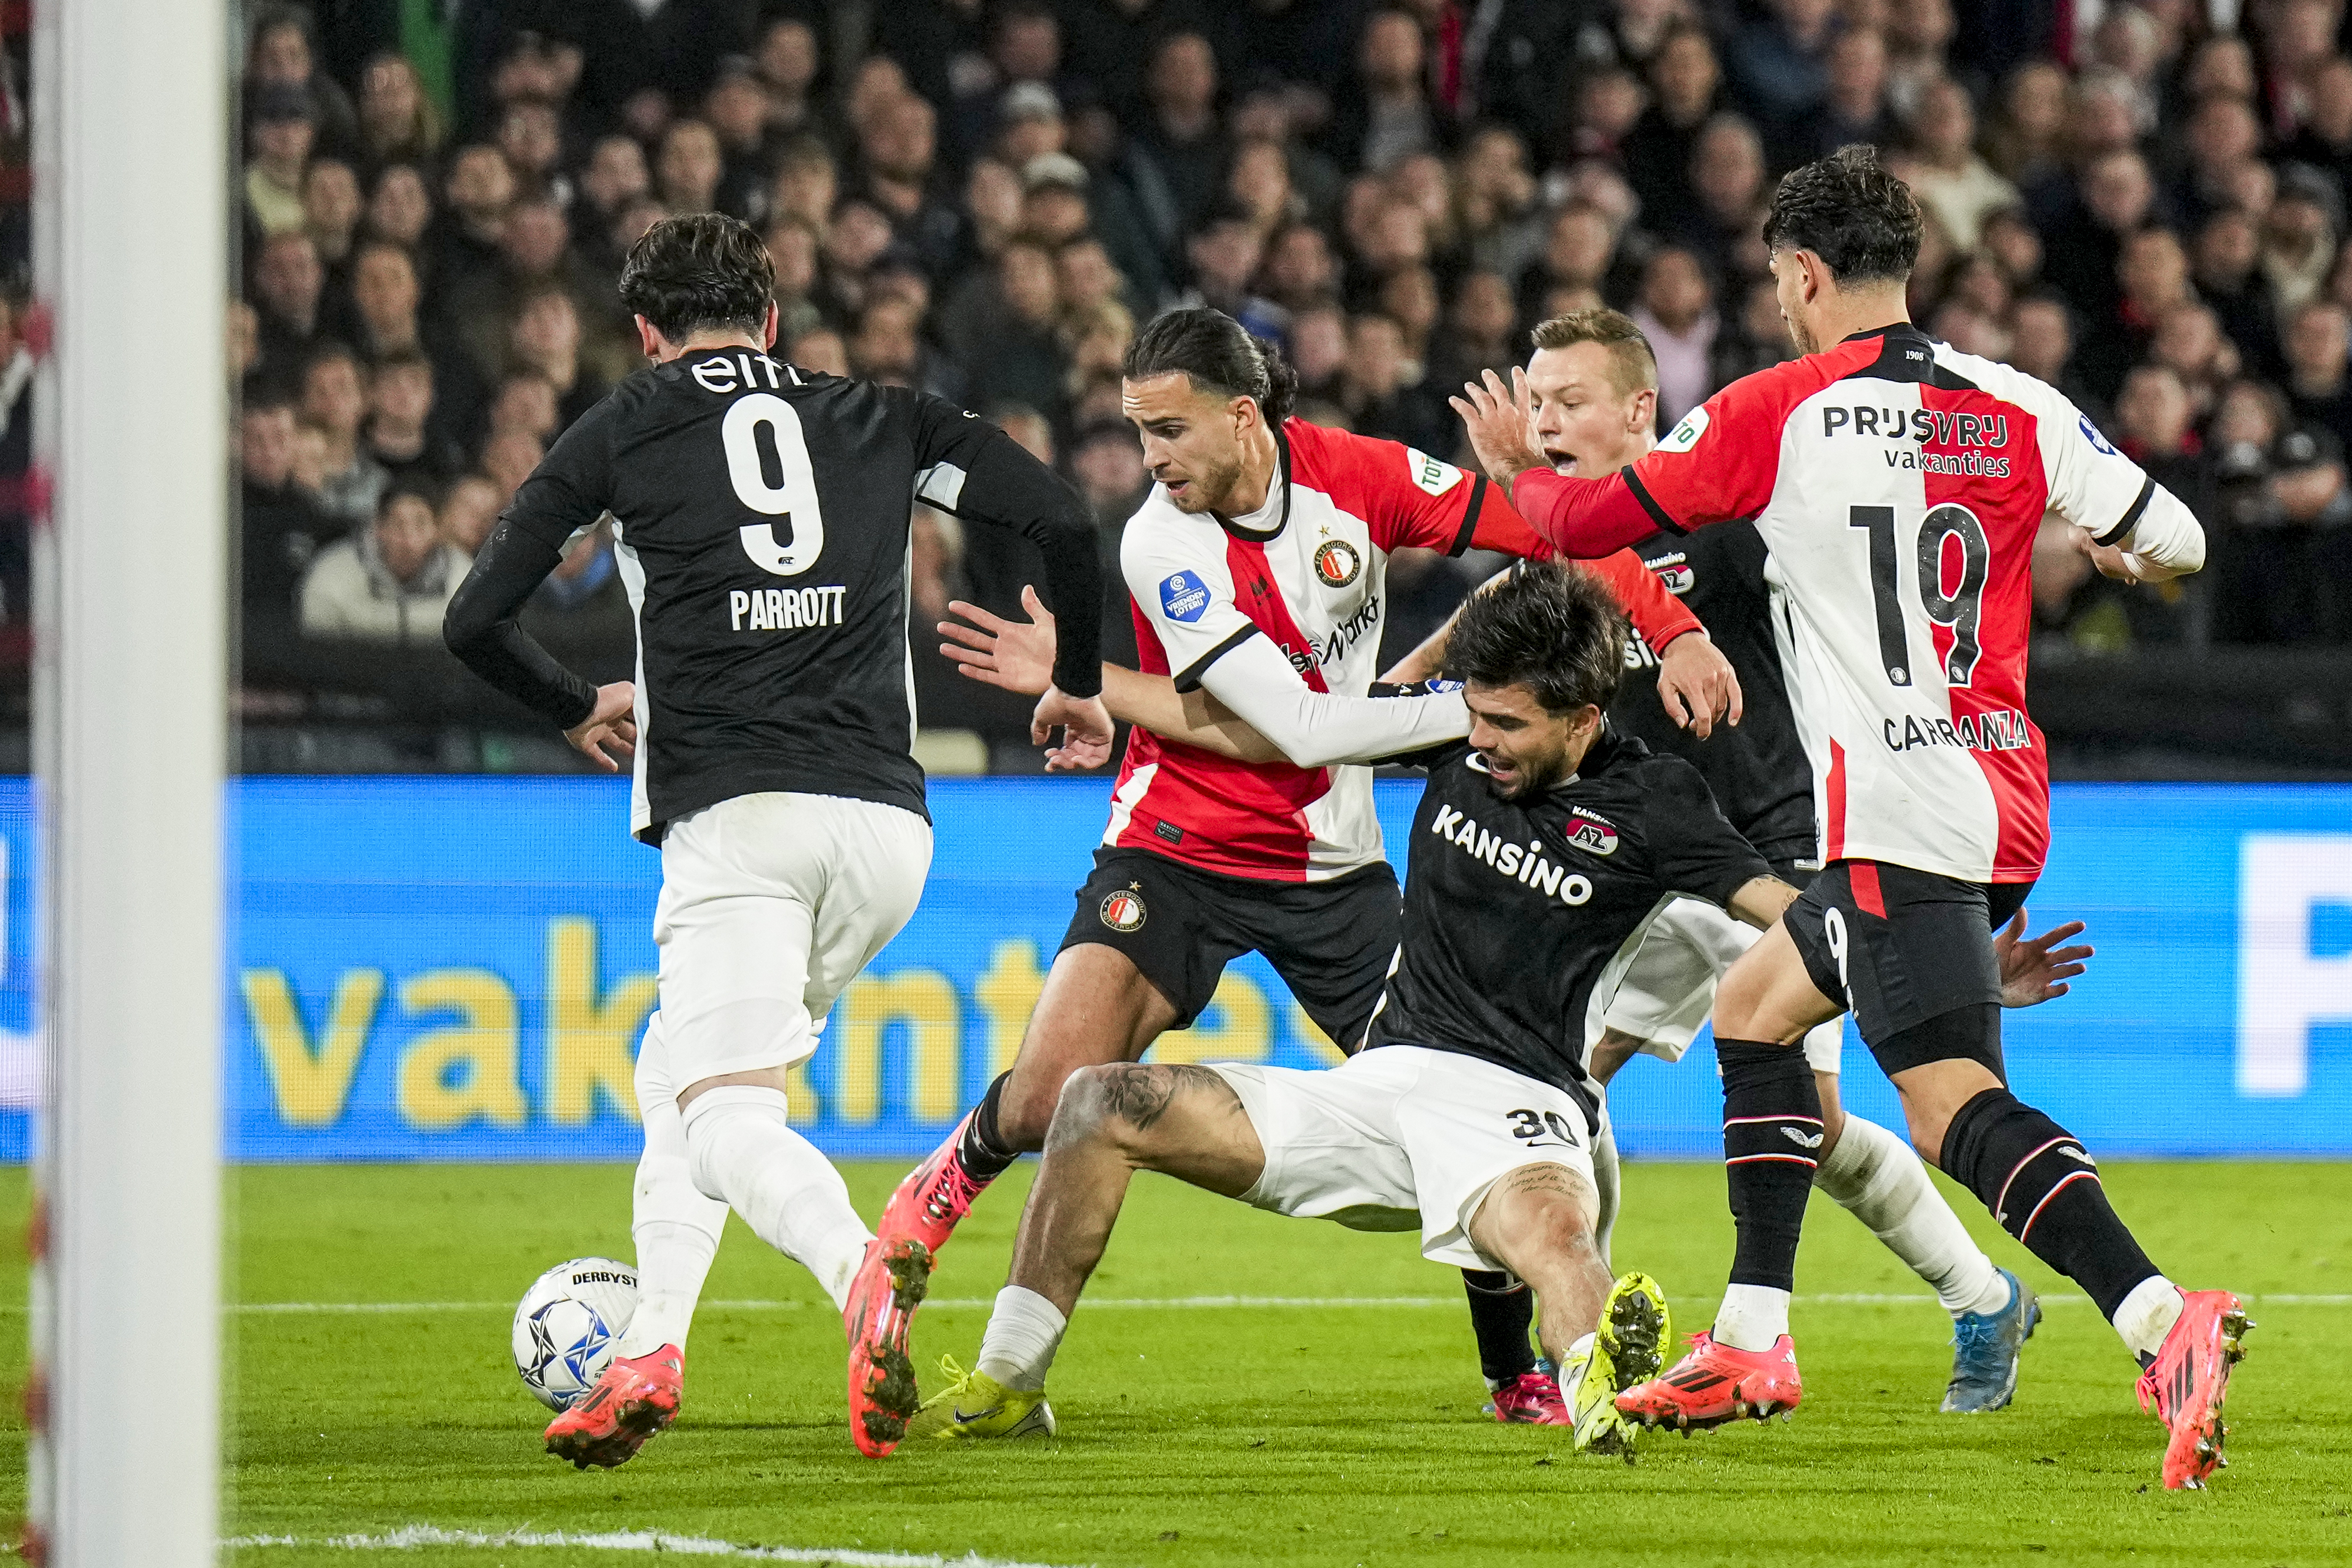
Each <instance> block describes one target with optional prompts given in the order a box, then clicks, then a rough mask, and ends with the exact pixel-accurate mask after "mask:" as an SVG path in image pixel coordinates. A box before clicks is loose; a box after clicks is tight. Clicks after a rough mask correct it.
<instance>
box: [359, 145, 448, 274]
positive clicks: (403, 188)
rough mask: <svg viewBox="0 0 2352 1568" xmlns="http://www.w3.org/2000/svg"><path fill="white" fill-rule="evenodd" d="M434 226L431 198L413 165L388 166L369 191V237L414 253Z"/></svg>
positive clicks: (367, 224) (381, 170)
mask: <svg viewBox="0 0 2352 1568" xmlns="http://www.w3.org/2000/svg"><path fill="white" fill-rule="evenodd" d="M432 223H433V195H432V193H431V191H429V190H428V189H427V188H426V186H425V176H424V175H423V174H421V173H419V172H417V168H416V165H415V164H413V163H390V164H386V165H385V166H384V167H383V168H382V169H380V170H378V171H377V172H376V176H375V183H374V184H373V185H372V186H370V187H369V188H368V204H367V214H366V220H365V224H364V225H363V226H364V227H365V229H366V231H367V235H368V237H369V238H371V239H379V240H382V241H383V242H384V243H385V244H386V245H396V246H399V247H400V248H401V249H403V250H404V251H407V252H408V253H410V255H411V256H415V254H416V250H417V247H418V246H421V245H423V244H424V243H425V234H426V231H427V230H428V229H430V227H431V226H432Z"/></svg>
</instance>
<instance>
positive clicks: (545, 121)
mask: <svg viewBox="0 0 2352 1568" xmlns="http://www.w3.org/2000/svg"><path fill="white" fill-rule="evenodd" d="M494 140H495V141H496V144H497V146H498V150H499V154H500V156H502V157H504V158H505V159H506V161H507V167H508V168H509V169H511V170H512V171H514V176H515V189H516V191H517V192H518V193H520V194H521V195H524V196H530V197H538V198H543V199H546V200H550V201H552V202H554V203H555V204H556V205H557V206H558V207H559V208H562V207H565V206H569V205H570V204H572V176H571V175H570V174H569V173H567V172H564V169H563V166H562V157H563V120H562V116H561V115H560V114H559V113H558V111H557V110H556V107H555V105H553V104H551V103H548V102H545V101H543V100H541V99H530V98H523V99H516V100H515V101H513V102H512V103H509V104H508V105H507V106H506V107H505V108H504V109H502V110H499V122H498V128H497V133H496V136H495V139H494Z"/></svg>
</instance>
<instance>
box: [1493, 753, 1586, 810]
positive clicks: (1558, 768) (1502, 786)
mask: <svg viewBox="0 0 2352 1568" xmlns="http://www.w3.org/2000/svg"><path fill="white" fill-rule="evenodd" d="M1487 767H1488V769H1489V771H1488V773H1487V775H1486V777H1487V778H1488V779H1490V780H1492V782H1493V783H1494V786H1495V793H1496V794H1497V795H1500V796H1501V797H1502V798H1503V799H1504V800H1528V799H1529V798H1531V797H1533V796H1537V795H1541V794H1544V793H1546V792H1547V791H1549V789H1551V788H1552V787H1553V786H1554V785H1556V784H1558V783H1559V781H1560V780H1561V779H1565V778H1567V777H1568V752H1567V750H1566V748H1564V747H1563V748H1561V749H1559V750H1557V751H1554V752H1552V753H1551V754H1550V755H1549V756H1544V757H1514V758H1511V775H1510V777H1509V778H1507V779H1496V778H1495V776H1494V773H1493V772H1492V768H1493V767H1494V764H1493V763H1491V762H1490V763H1488V764H1487Z"/></svg>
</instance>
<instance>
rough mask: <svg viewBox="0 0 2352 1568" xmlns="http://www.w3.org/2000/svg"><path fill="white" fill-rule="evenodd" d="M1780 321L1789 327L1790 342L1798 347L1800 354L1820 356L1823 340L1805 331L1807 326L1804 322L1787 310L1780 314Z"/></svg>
mask: <svg viewBox="0 0 2352 1568" xmlns="http://www.w3.org/2000/svg"><path fill="white" fill-rule="evenodd" d="M1780 319H1781V321H1782V322H1783V323H1785V324H1786V325H1787V327H1788V329H1789V341H1790V342H1791V343H1794V344H1795V345H1796V346H1797V352H1798V353H1799V354H1801V355H1802V354H1818V353H1820V352H1821V351H1822V345H1821V340H1819V339H1817V338H1815V337H1814V336H1813V335H1812V333H1811V332H1809V331H1807V330H1806V329H1805V324H1804V323H1803V322H1802V321H1800V320H1798V319H1796V318H1795V317H1794V316H1791V315H1790V314H1789V313H1788V312H1787V311H1785V310H1784V311H1782V312H1781V313H1780Z"/></svg>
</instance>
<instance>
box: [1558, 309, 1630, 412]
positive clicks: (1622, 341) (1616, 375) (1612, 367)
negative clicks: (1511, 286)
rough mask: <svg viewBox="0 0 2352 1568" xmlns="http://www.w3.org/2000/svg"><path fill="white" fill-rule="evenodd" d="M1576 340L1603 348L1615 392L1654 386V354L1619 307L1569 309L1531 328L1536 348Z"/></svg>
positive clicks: (1620, 393)
mask: <svg viewBox="0 0 2352 1568" xmlns="http://www.w3.org/2000/svg"><path fill="white" fill-rule="evenodd" d="M1579 343H1598V344H1600V345H1601V348H1602V349H1603V350H1606V351H1607V353H1608V355H1609V382H1610V384H1611V385H1612V386H1614V387H1615V388H1616V389H1617V395H1618V396H1620V397H1632V396H1633V394H1634V393H1635V392H1655V391H1656V390H1657V387H1658V357H1657V355H1656V354H1654V353H1653V352H1652V351H1651V350H1650V340H1649V339H1647V338H1645V337H1643V335H1642V329H1640V328H1639V327H1636V326H1635V325H1633V318H1632V317H1630V316H1628V315H1626V314H1625V313H1624V312H1623V311H1622V310H1612V309H1610V308H1608V307H1607V306H1601V307H1599V308H1594V309H1591V310H1571V311H1570V312H1569V313H1568V314H1567V315H1565V316H1555V317H1553V318H1552V319H1549V321H1545V322H1542V323H1540V324H1539V325H1538V327H1537V328H1536V330H1535V344H1536V347H1537V348H1538V349H1570V348H1574V347H1575V346H1576V345H1577V344H1579Z"/></svg>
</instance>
